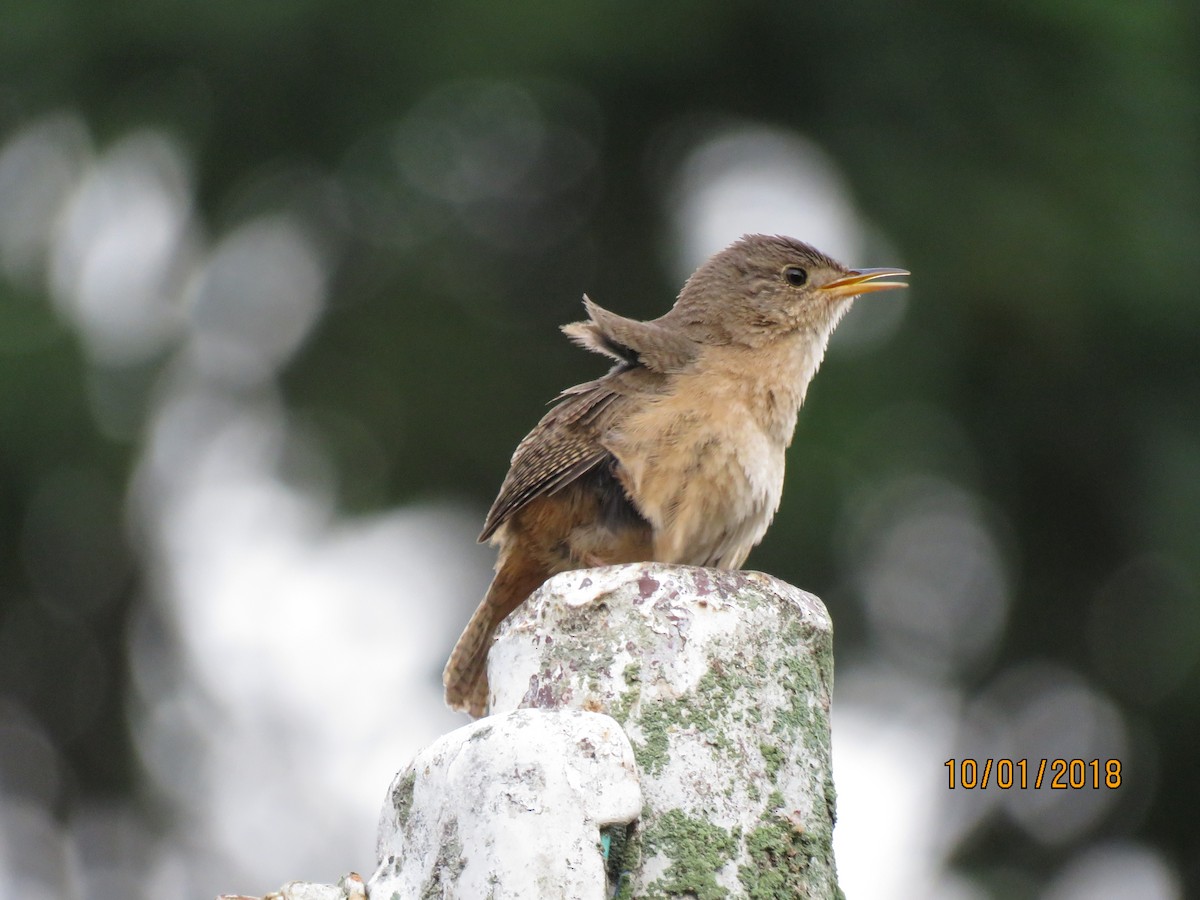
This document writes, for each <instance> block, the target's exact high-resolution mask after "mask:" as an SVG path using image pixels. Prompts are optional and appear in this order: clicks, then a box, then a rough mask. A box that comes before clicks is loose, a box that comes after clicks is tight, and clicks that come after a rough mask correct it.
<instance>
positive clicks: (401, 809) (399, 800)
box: [392, 771, 417, 824]
mask: <svg viewBox="0 0 1200 900" xmlns="http://www.w3.org/2000/svg"><path fill="white" fill-rule="evenodd" d="M416 783H417V773H416V772H413V771H409V772H408V773H406V774H405V776H404V777H403V778H401V779H400V781H399V782H398V783H397V784H396V786H395V787H394V788H392V807H393V808H394V809H395V810H396V821H397V822H399V823H400V824H404V823H405V822H407V821H408V817H409V815H410V814H411V813H412V805H413V791H414V789H415V787H416Z"/></svg>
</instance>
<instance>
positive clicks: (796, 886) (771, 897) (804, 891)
mask: <svg viewBox="0 0 1200 900" xmlns="http://www.w3.org/2000/svg"><path fill="white" fill-rule="evenodd" d="M783 803H784V799H783V795H782V794H780V793H779V792H778V791H776V792H775V793H773V794H772V795H771V797H770V799H769V800H768V801H767V811H766V812H764V813H763V815H762V816H761V817H760V819H759V821H760V823H761V824H760V825H759V826H758V827H757V828H755V829H754V830H753V831H751V832H750V833H749V834H747V835H746V852H747V854H748V855H749V857H750V862H749V863H747V864H745V865H741V866H739V867H738V880H739V881H740V882H741V885H742V887H743V888H744V889H745V892H746V896H747V897H749V898H752V900H788V898H795V897H808V896H810V895H811V891H812V889H813V888H814V887H820V888H821V889H822V891H823V892H824V890H825V889H826V888H828V887H835V886H834V885H833V884H832V882H833V878H834V874H833V866H832V860H833V850H832V846H831V839H832V832H831V831H829V830H828V829H827V828H825V827H819V828H815V829H813V830H811V831H809V830H804V829H802V828H800V827H799V826H797V825H796V824H794V823H793V822H791V821H790V820H789V819H788V818H786V816H784V815H783V814H782V813H781V812H780V809H781V807H782V806H783ZM823 872H824V873H825V874H827V877H828V879H829V882H830V884H828V885H822V884H821V878H820V875H821V874H822V873H823ZM814 880H815V881H816V884H815V885H814V884H813V882H814Z"/></svg>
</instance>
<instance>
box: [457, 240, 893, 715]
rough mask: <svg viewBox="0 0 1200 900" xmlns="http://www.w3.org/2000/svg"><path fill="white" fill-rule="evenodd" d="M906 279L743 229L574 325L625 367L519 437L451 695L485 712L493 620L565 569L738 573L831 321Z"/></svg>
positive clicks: (763, 521)
mask: <svg viewBox="0 0 1200 900" xmlns="http://www.w3.org/2000/svg"><path fill="white" fill-rule="evenodd" d="M907 274H908V272H906V271H904V270H903V269H848V268H846V267H845V266H843V265H842V264H841V263H838V262H835V261H834V260H832V259H830V258H829V257H828V256H826V255H825V254H823V253H821V252H820V251H818V250H816V249H814V248H813V247H810V246H809V245H808V244H804V243H801V242H800V241H797V240H794V239H793V238H789V237H768V236H765V235H758V234H756V235H747V236H746V237H743V238H742V239H741V240H739V241H737V242H736V243H734V244H732V245H731V246H729V247H727V248H725V249H724V250H722V251H721V252H720V253H717V254H716V255H715V256H713V257H712V258H711V259H709V260H708V261H707V262H706V263H704V265H702V266H701V267H700V268H699V269H697V270H696V272H695V274H693V275H692V277H691V278H689V279H688V280H687V283H686V284H685V285H684V286H683V290H682V291H680V293H679V298H678V299H677V300H676V301H675V305H674V306H673V307H671V310H670V311H669V312H668V313H666V315H663V316H660V317H659V318H657V319H653V320H651V321H649V322H638V321H635V320H633V319H626V318H623V317H622V316H618V315H616V314H615V313H611V312H609V311H608V310H605V309H601V308H600V307H599V306H597V305H596V304H595V303H593V302H592V301H591V300H590V299H588V298H587V297H586V296H585V297H584V300H583V302H584V307H585V309H586V310H587V314H588V320H587V321H586V322H576V323H574V324H572V325H567V326H564V328H563V331H564V332H566V334H567V336H568V337H570V338H571V340H573V341H575V342H576V343H577V344H579V345H580V346H582V347H585V348H586V349H588V350H594V351H595V352H597V353H601V354H604V355H605V356H609V357H611V358H612V359H613V360H615V365H614V366H613V367H612V369H611V370H610V371H609V372H608V374H606V375H604V376H602V377H600V378H597V379H596V380H595V381H589V382H587V383H586V384H581V385H577V386H576V387H573V388H568V389H567V390H565V391H563V393H562V394H561V395H560V397H559V398H558V402H557V403H556V404H555V405H554V407H553V408H552V409H551V410H550V412H548V413H547V414H546V415H545V416H544V417H543V418H542V420H541V421H540V422H539V423H538V424H537V426H536V427H535V428H534V429H533V431H531V432H530V433H529V435H528V436H527V437H526V438H525V439H524V440H523V441H521V443H520V444H519V445H517V449H516V452H515V453H514V454H513V458H512V465H511V467H510V469H509V471H508V475H507V477H505V479H504V484H503V485H501V487H500V495H499V496H498V497H497V498H496V501H495V503H493V504H492V509H491V511H490V512H489V513H488V516H487V521H486V523H485V524H484V527H483V533H482V534H481V535H480V538H479V539H480V540H481V541H485V540H489V539H490V540H491V542H492V543H494V544H496V545H497V547H498V548H499V551H500V552H499V558H498V560H497V562H496V577H495V578H494V579H493V580H492V584H491V586H490V587H489V588H488V591H487V595H486V596H485V597H484V598H483V602H482V603H480V604H479V608H478V609H476V610H475V614H474V615H473V616H472V617H471V621H470V622H469V623H468V624H467V627H466V629H465V630H464V631H463V633H462V636H461V637H460V638H459V639H458V643H457V644H456V645H455V647H454V651H453V652H452V653H451V654H450V661H449V662H448V663H447V664H446V670H445V672H444V673H443V676H442V680H443V682H444V684H445V687H446V702H447V703H448V704H450V706H451V707H453V708H455V709H463V710H467V711H468V712H470V713H471V715H473V716H481V715H483V714H484V710H485V708H486V706H487V654H488V649H489V648H490V646H491V640H492V635H493V633H494V632H495V630H496V627H497V626H498V625H499V624H500V622H501V621H503V619H504V618H505V616H507V615H508V614H509V613H510V612H512V611H513V610H514V609H516V607H517V606H519V605H520V604H521V603H522V602H523V601H524V600H525V598H526V597H528V596H529V595H530V594H531V593H532V592H533V591H534V590H535V589H537V587H538V586H539V585H541V583H542V582H543V581H545V580H546V579H547V578H549V577H550V576H551V575H554V574H556V573H558V572H565V571H568V570H570V569H582V568H588V567H592V566H603V565H613V564H616V563H625V562H641V561H658V562H666V563H676V564H682V565H694V566H715V567H718V568H724V569H736V568H738V567H739V566H741V564H742V562H743V561H744V560H745V559H746V555H747V554H748V553H749V552H750V549H751V548H752V547H754V546H755V545H756V544H757V543H758V542H759V541H760V540H761V539H762V536H763V534H764V533H765V532H766V530H767V526H768V525H769V524H770V523H771V519H772V517H773V516H774V515H775V511H776V510H777V509H778V508H779V498H780V495H781V494H782V491H783V465H784V451H785V450H786V449H787V447H788V445H789V444H791V442H792V431H793V429H794V428H795V425H796V416H797V414H798V413H799V411H800V405H801V404H802V403H803V402H804V395H805V392H806V391H807V390H808V384H809V382H810V381H811V380H812V377H813V375H814V374H816V371H817V367H818V366H820V364H821V359H822V358H823V357H824V355H825V346H826V344H827V343H828V341H829V335H830V333H831V332H832V331H833V328H834V326H835V325H836V324H837V323H838V321H839V320H840V319H841V318H842V316H843V315H844V314H845V313H846V310H848V309H849V308H850V304H851V302H853V300H854V298H855V297H857V296H858V295H859V294H866V293H868V292H871V291H883V290H888V289H891V288H900V287H906V285H905V283H904V282H900V281H881V280H879V279H881V278H886V277H887V276H893V275H907Z"/></svg>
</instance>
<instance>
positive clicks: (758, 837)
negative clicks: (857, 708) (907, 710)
mask: <svg viewBox="0 0 1200 900" xmlns="http://www.w3.org/2000/svg"><path fill="white" fill-rule="evenodd" d="M488 674H489V680H490V682H491V685H492V692H493V693H492V698H491V699H492V709H493V710H494V711H497V712H500V713H504V712H506V711H510V710H514V709H518V708H541V709H562V708H573V709H583V710H591V711H597V712H606V713H608V714H609V715H611V716H612V717H613V718H614V719H616V720H617V721H618V722H620V723H621V724H622V726H623V727H624V729H625V731H626V733H627V734H628V736H629V739H630V741H631V743H632V746H633V750H634V754H635V756H636V759H637V764H638V769H639V771H640V774H641V782H642V791H643V794H644V796H645V804H646V805H645V809H644V810H643V814H642V818H641V820H640V821H639V824H638V827H637V829H635V831H634V832H633V835H632V836H631V838H630V841H629V843H630V844H632V845H635V846H634V848H633V849H634V850H635V851H636V852H637V853H640V865H639V867H638V869H637V871H635V872H633V873H632V878H631V880H630V882H629V883H627V884H623V885H622V893H623V894H625V895H627V896H631V897H671V896H690V897H725V896H730V897H783V896H788V897H834V896H837V886H836V876H835V872H834V866H833V849H832V832H833V815H834V794H833V781H832V770H831V764H830V750H829V702H830V694H831V691H832V682H833V656H832V629H831V626H830V622H829V617H828V614H827V613H826V611H825V608H824V606H823V605H822V604H821V602H820V601H819V600H818V599H817V598H816V597H813V596H812V595H811V594H807V593H805V592H803V591H800V590H798V589H796V588H794V587H791V586H790V585H787V584H784V583H783V582H780V581H778V580H776V579H774V578H771V577H769V576H767V575H763V574H761V573H757V572H739V571H721V570H714V569H699V568H692V567H681V566H665V565H660V564H653V563H638V564H633V565H626V566H613V567H608V568H603V569H591V570H583V571H576V572H566V573H563V574H561V575H558V576H556V577H554V578H552V579H550V580H549V581H548V582H547V583H546V584H545V585H543V586H542V588H541V589H539V591H537V592H536V593H535V594H534V595H533V596H532V597H531V598H530V599H529V600H528V601H527V602H526V603H525V604H524V605H523V606H522V607H521V608H520V609H518V610H517V612H516V613H515V614H514V615H513V616H512V617H511V618H510V619H509V621H508V622H507V623H505V625H504V626H503V627H502V629H501V632H500V636H499V638H498V640H497V642H496V644H495V645H494V646H493V648H492V651H491V655H490V659H489V670H488ZM484 721H490V720H484ZM781 854H782V855H781Z"/></svg>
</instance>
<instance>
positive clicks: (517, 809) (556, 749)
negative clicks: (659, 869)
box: [368, 710, 642, 900]
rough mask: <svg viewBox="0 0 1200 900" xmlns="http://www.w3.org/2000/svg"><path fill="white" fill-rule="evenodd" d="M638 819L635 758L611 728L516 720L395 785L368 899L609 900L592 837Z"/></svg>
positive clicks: (458, 745)
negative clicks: (564, 899)
mask: <svg viewBox="0 0 1200 900" xmlns="http://www.w3.org/2000/svg"><path fill="white" fill-rule="evenodd" d="M641 807H642V795H641V790H640V789H639V786H638V781H637V775H636V767H635V764H634V760H633V750H632V748H631V747H630V744H629V740H628V738H626V736H625V734H624V732H622V730H621V728H620V726H619V725H618V724H617V723H616V722H614V721H613V720H612V719H611V718H609V717H608V716H604V715H598V714H596V713H590V712H580V711H572V710H564V711H559V712H551V711H544V710H522V711H518V712H511V713H508V714H506V715H501V716H492V717H490V718H487V719H481V720H480V721H478V722H475V723H473V724H471V725H467V726H465V727H463V728H460V729H458V730H457V731H453V732H451V733H450V734H447V735H444V736H443V737H442V738H440V739H438V740H437V741H436V742H435V743H433V744H432V745H431V746H429V747H427V748H426V749H425V750H423V751H421V752H420V753H419V754H417V756H416V758H415V759H414V760H413V762H412V763H411V764H410V765H409V766H408V767H407V768H406V769H404V770H403V771H402V772H401V773H400V774H399V775H398V776H397V777H396V780H395V781H394V782H393V783H392V787H391V790H390V792H389V795H388V800H387V802H386V803H385V805H384V810H383V815H382V819H381V821H380V826H379V842H378V848H377V850H378V858H379V868H378V869H377V870H376V872H375V874H374V876H373V877H372V878H371V880H370V883H369V885H368V887H369V892H370V895H371V897H376V898H382V900H392V898H393V897H398V898H399V900H410V898H411V900H416V898H443V897H444V898H463V900H468V898H470V900H474V898H480V900H482V898H492V900H508V898H513V900H515V898H524V900H531V898H539V897H570V898H575V900H592V898H595V900H603V898H605V897H606V890H605V872H604V861H603V858H602V856H601V850H600V843H599V841H600V828H601V827H603V826H605V825H610V824H613V823H625V822H630V821H632V820H633V819H635V818H636V817H637V815H638V814H639V812H640V811H641Z"/></svg>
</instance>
